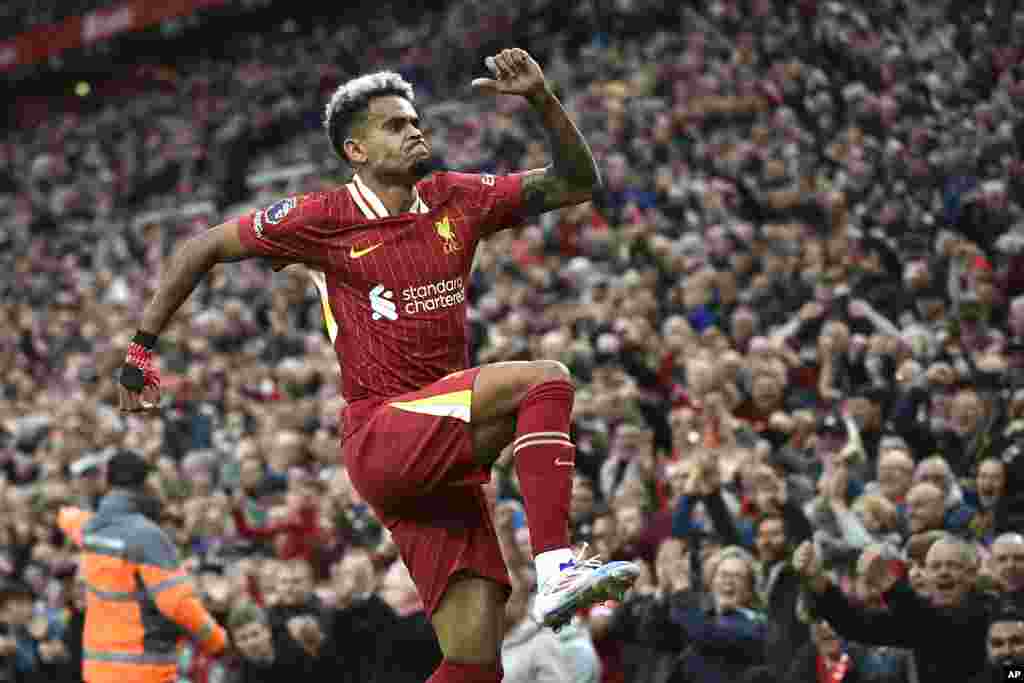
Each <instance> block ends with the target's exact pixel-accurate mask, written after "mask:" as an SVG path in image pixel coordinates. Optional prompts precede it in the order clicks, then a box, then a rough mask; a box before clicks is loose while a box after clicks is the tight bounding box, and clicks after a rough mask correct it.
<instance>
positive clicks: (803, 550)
mask: <svg viewBox="0 0 1024 683" xmlns="http://www.w3.org/2000/svg"><path fill="white" fill-rule="evenodd" d="M793 568H794V569H795V570H796V571H797V573H798V574H799V575H800V578H802V579H803V580H804V581H806V582H807V583H808V584H809V585H810V586H811V587H812V589H813V590H815V591H816V592H821V591H823V590H824V589H825V585H826V584H825V578H824V576H823V575H822V566H821V558H819V557H818V552H817V551H816V550H815V548H814V543H813V542H812V541H804V542H803V543H801V544H800V547H798V548H797V549H796V551H795V552H794V553H793Z"/></svg>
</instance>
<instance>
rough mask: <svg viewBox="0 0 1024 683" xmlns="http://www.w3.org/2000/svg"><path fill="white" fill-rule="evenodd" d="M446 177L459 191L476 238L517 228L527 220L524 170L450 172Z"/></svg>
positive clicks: (453, 187)
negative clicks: (501, 173)
mask: <svg viewBox="0 0 1024 683" xmlns="http://www.w3.org/2000/svg"><path fill="white" fill-rule="evenodd" d="M445 180H446V181H447V182H448V183H449V184H450V185H451V186H452V189H454V190H456V191H457V192H458V194H459V196H460V199H461V200H462V204H463V210H464V211H465V214H466V217H467V218H469V219H470V230H472V231H473V232H475V233H476V234H475V235H474V237H475V238H480V237H487V236H488V235H490V234H492V233H495V232H498V231H499V230H505V229H506V228H514V227H516V226H517V225H521V224H522V223H523V221H524V220H525V219H526V207H525V206H524V205H523V193H522V187H523V174H521V173H513V174H509V175H491V174H489V173H479V174H478V173H446V174H445Z"/></svg>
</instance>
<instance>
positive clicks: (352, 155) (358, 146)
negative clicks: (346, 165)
mask: <svg viewBox="0 0 1024 683" xmlns="http://www.w3.org/2000/svg"><path fill="white" fill-rule="evenodd" d="M342 149H343V150H344V151H345V156H346V157H348V160H349V162H350V163H353V164H362V163H365V162H366V158H367V157H366V148H365V147H364V146H363V143H361V142H360V141H359V140H354V139H352V138H346V139H345V142H343V143H342Z"/></svg>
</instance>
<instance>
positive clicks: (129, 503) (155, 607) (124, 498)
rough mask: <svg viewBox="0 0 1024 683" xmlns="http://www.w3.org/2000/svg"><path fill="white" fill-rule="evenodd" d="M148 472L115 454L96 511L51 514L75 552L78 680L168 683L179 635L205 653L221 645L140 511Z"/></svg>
mask: <svg viewBox="0 0 1024 683" xmlns="http://www.w3.org/2000/svg"><path fill="white" fill-rule="evenodd" d="M148 472H149V465H148V464H147V463H146V462H145V461H144V460H143V459H142V458H141V457H140V456H138V455H136V454H135V453H132V452H129V451H119V452H118V453H116V454H115V455H114V456H113V457H112V458H111V459H110V461H109V462H108V464H107V481H108V483H109V484H110V487H111V490H110V492H109V493H108V494H107V495H106V496H105V497H104V498H103V500H102V501H101V502H100V505H99V509H98V510H97V511H96V513H95V514H93V513H91V512H87V511H84V510H79V509H77V508H70V507H66V508H62V509H61V511H60V513H59V515H58V524H59V525H60V528H61V530H62V531H63V532H64V534H65V535H67V536H68V537H69V538H71V539H72V540H73V541H74V542H75V544H76V545H77V546H78V547H80V548H81V549H82V557H81V564H80V575H81V577H82V579H83V580H84V582H85V585H86V589H87V591H88V593H87V597H86V607H85V633H84V635H83V641H84V642H83V645H84V652H83V654H82V677H83V678H84V679H85V681H86V683H170V681H173V680H174V679H175V675H176V671H177V669H176V664H177V657H176V649H177V647H176V646H177V641H178V639H179V638H181V637H182V636H188V637H190V638H192V639H194V640H195V641H196V642H197V643H198V644H199V645H200V647H202V648H203V649H204V650H205V651H207V652H209V653H211V654H216V653H218V652H220V651H221V650H223V649H224V646H225V644H226V642H227V637H226V634H225V632H224V629H223V628H221V627H220V626H219V625H218V624H217V623H216V622H215V621H214V620H213V618H212V617H211V616H210V614H209V612H207V611H206V609H205V608H204V607H203V605H202V603H201V601H200V599H199V596H197V595H196V593H195V591H194V589H193V586H192V580H191V577H189V575H188V574H187V573H186V572H185V570H184V569H182V567H181V563H180V562H179V560H178V554H177V550H176V548H175V547H174V544H173V543H171V540H170V539H169V538H168V537H167V535H166V534H165V533H164V532H163V530H162V529H161V528H160V527H159V526H157V524H156V523H155V522H154V521H152V520H151V519H149V518H148V517H147V516H146V514H145V513H146V512H148V511H150V510H152V508H153V507H154V503H155V501H154V500H153V499H152V498H151V497H150V496H149V495H148V494H147V493H146V491H145V481H146V475H147V474H148Z"/></svg>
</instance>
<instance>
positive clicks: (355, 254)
mask: <svg viewBox="0 0 1024 683" xmlns="http://www.w3.org/2000/svg"><path fill="white" fill-rule="evenodd" d="M382 244H384V243H383V242H377V244H374V245H371V246H369V247H367V248H366V249H356V248H355V245H353V246H352V248H351V249H349V252H348V255H349V256H350V257H352V258H363V257H364V256H366V255H367V254H369V253H370V252H371V251H373V250H374V249H376V248H377V247H379V246H381V245H382Z"/></svg>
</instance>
